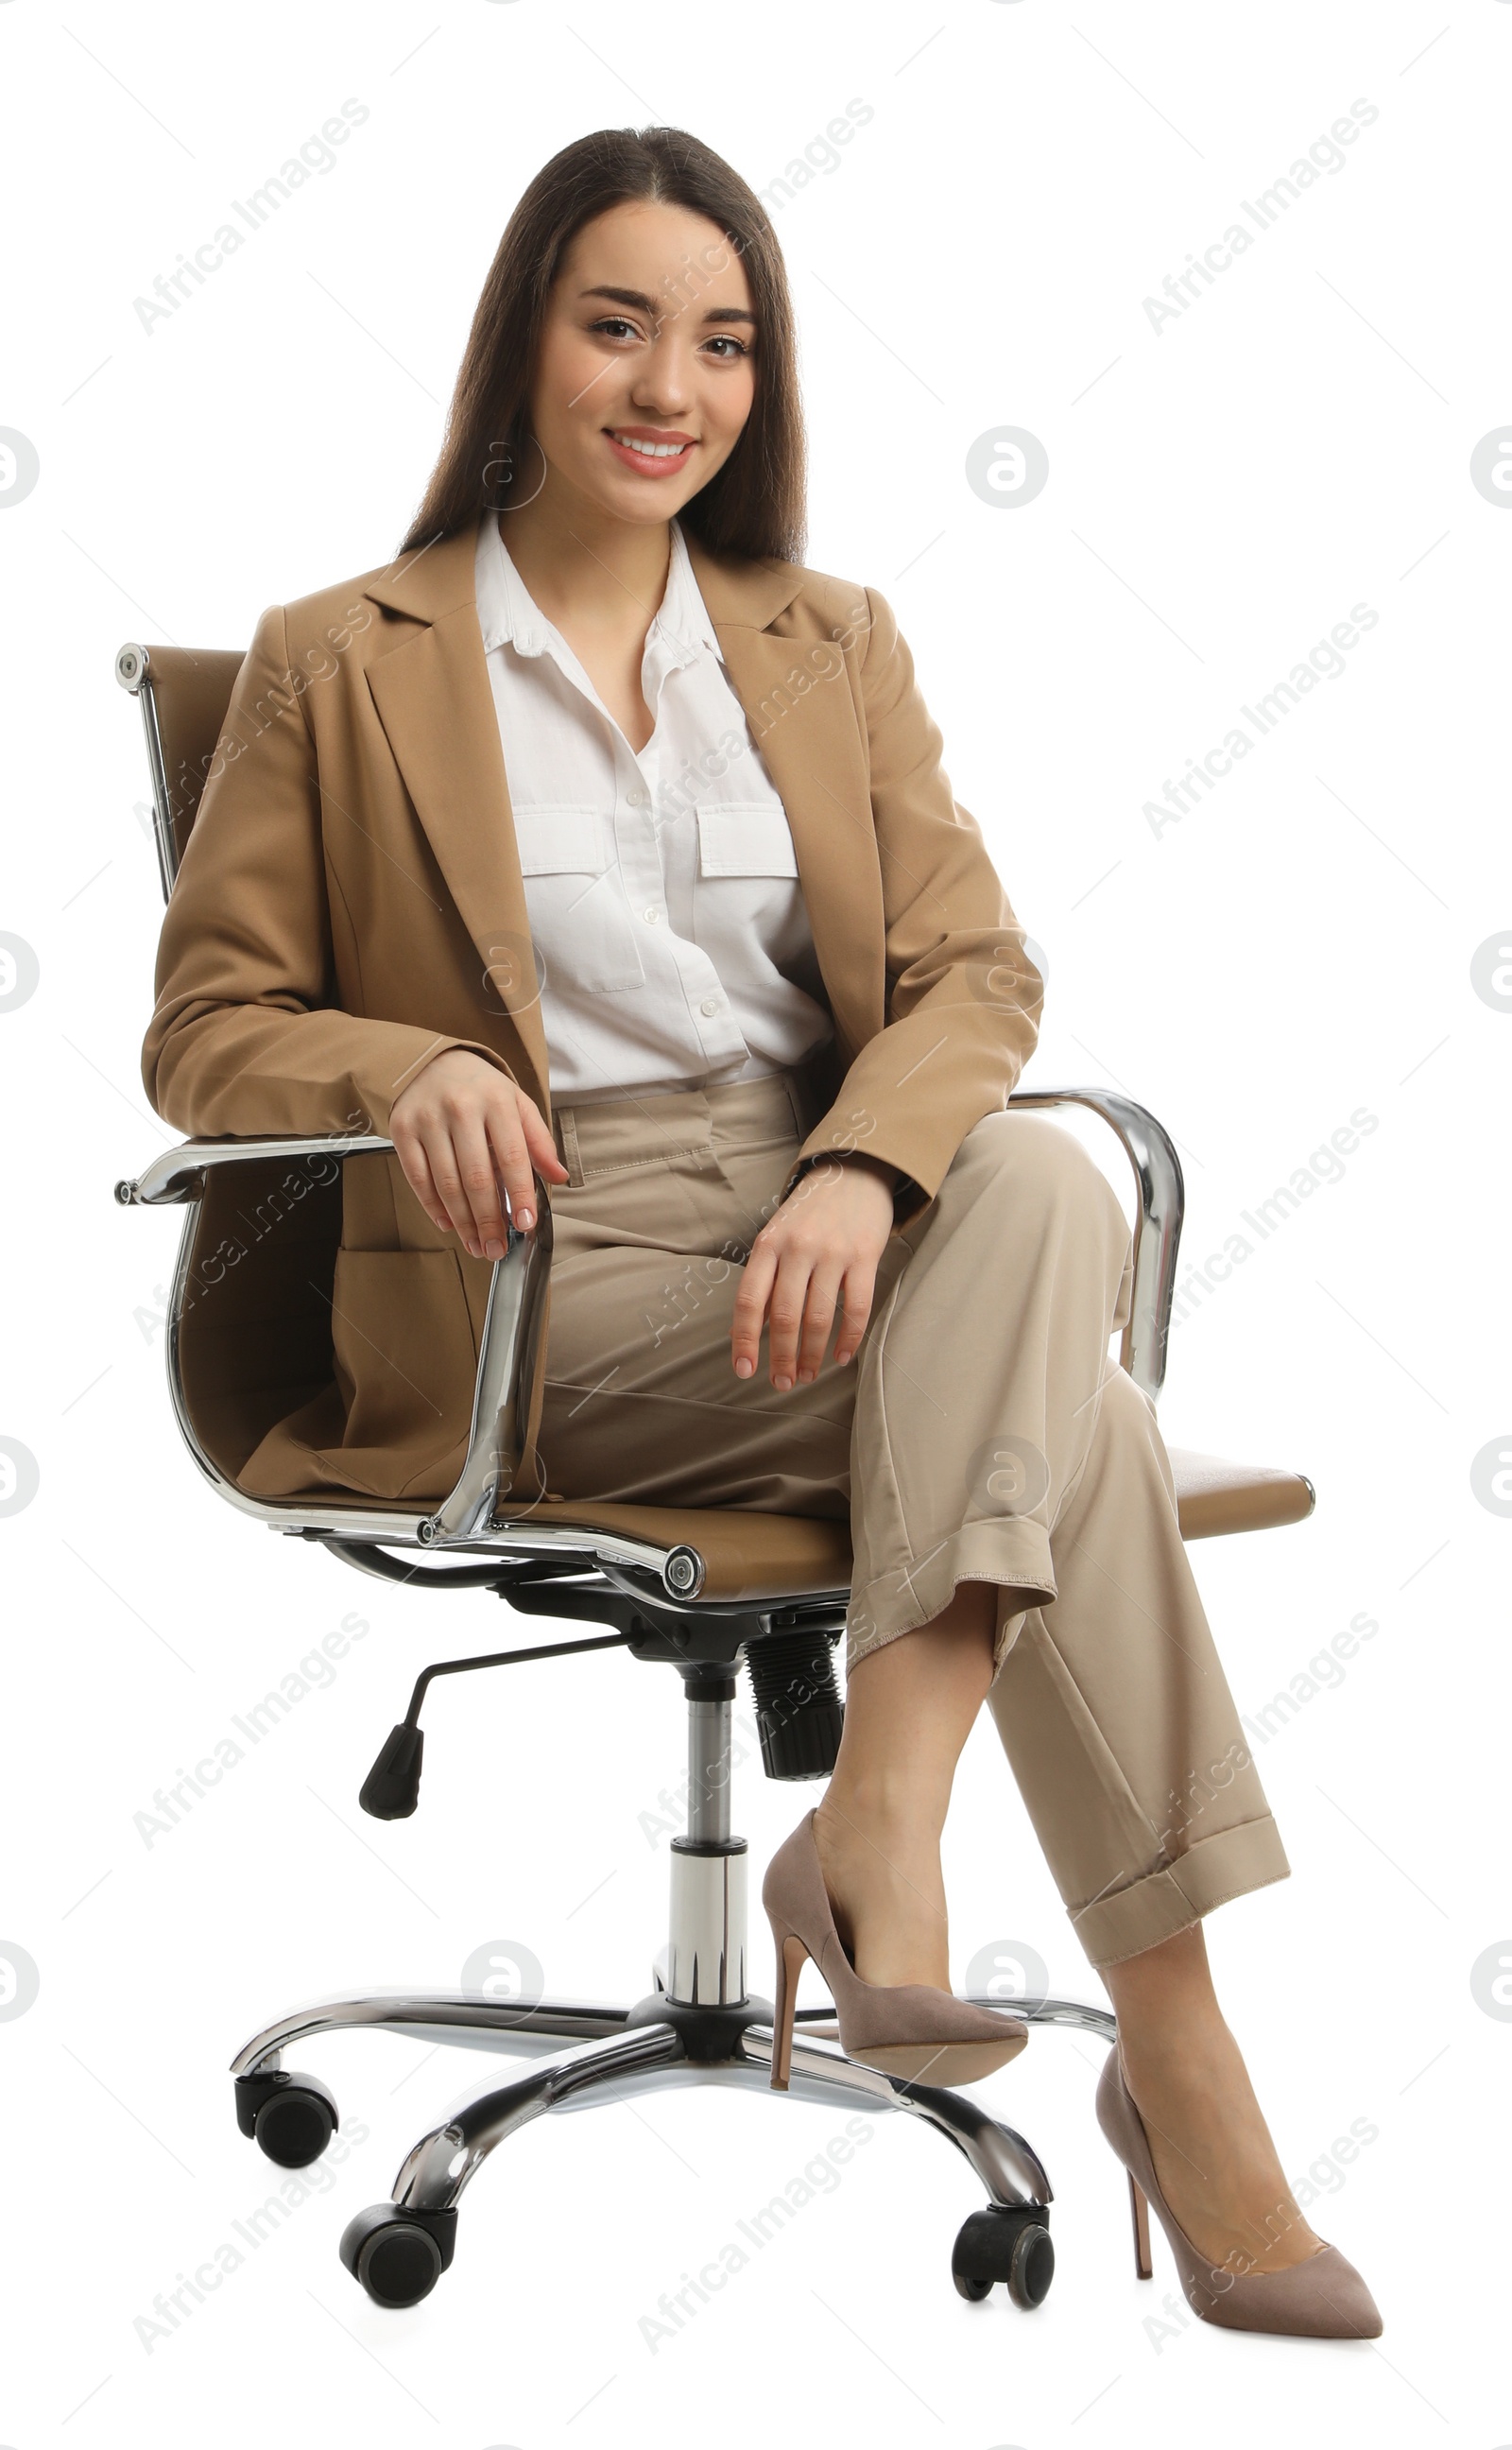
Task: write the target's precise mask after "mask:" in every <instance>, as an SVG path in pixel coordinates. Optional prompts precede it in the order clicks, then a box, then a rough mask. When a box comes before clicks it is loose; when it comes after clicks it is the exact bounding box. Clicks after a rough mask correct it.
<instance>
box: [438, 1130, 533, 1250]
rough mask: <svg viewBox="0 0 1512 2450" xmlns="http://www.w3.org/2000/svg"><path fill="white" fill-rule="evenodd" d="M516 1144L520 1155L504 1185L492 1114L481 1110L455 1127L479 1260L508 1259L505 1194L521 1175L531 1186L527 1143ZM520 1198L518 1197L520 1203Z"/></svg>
mask: <svg viewBox="0 0 1512 2450" xmlns="http://www.w3.org/2000/svg"><path fill="white" fill-rule="evenodd" d="M515 1140H516V1143H517V1152H518V1153H517V1155H516V1156H515V1157H514V1161H513V1163H512V1164H511V1166H510V1167H509V1169H508V1171H507V1172H504V1178H503V1181H502V1182H501V1180H500V1175H501V1171H503V1169H501V1167H500V1164H499V1162H498V1157H497V1153H496V1151H495V1149H494V1140H493V1133H492V1118H491V1116H490V1113H489V1110H488V1109H487V1108H486V1107H483V1106H479V1107H477V1108H475V1109H474V1110H473V1111H471V1112H468V1113H464V1114H463V1115H461V1116H459V1117H458V1118H457V1119H456V1121H455V1122H454V1124H453V1126H452V1144H453V1146H454V1148H455V1149H456V1158H457V1164H458V1167H459V1169H460V1172H461V1176H462V1189H463V1192H464V1194H465V1196H466V1198H467V1203H468V1206H469V1207H470V1209H471V1210H472V1213H473V1231H474V1249H473V1255H474V1257H475V1258H481V1259H501V1258H502V1257H503V1256H504V1253H505V1249H506V1247H507V1244H508V1226H507V1220H506V1218H505V1215H504V1191H505V1189H506V1188H507V1187H508V1186H509V1185H510V1184H511V1183H512V1182H514V1183H517V1182H518V1180H519V1178H520V1176H521V1175H523V1176H524V1180H525V1182H526V1183H527V1184H529V1182H530V1166H529V1161H528V1159H527V1158H526V1157H525V1155H524V1142H523V1139H522V1138H519V1136H518V1135H517V1134H516V1135H515ZM519 1196H520V1195H519V1194H518V1193H516V1200H518V1197H519ZM526 1196H529V1195H528V1194H527V1195H526ZM532 1204H533V1201H532Z"/></svg>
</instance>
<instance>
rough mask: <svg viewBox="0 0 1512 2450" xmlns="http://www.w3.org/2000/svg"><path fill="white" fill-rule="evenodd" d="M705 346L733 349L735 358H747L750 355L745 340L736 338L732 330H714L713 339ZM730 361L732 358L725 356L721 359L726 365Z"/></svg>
mask: <svg viewBox="0 0 1512 2450" xmlns="http://www.w3.org/2000/svg"><path fill="white" fill-rule="evenodd" d="M707 346H708V347H709V348H711V349H733V350H734V352H735V356H736V357H737V358H748V357H749V356H750V350H749V349H748V348H747V346H746V342H745V341H744V340H736V338H735V335H734V333H733V332H716V333H715V334H714V337H713V339H712V340H709V341H708V343H707ZM731 362H732V360H730V359H728V358H726V359H725V360H723V363H724V364H726V365H729V364H730V363H731Z"/></svg>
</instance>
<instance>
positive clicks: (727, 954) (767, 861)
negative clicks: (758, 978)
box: [693, 800, 807, 967]
mask: <svg viewBox="0 0 1512 2450" xmlns="http://www.w3.org/2000/svg"><path fill="white" fill-rule="evenodd" d="M806 924H807V921H806V916H805V905H804V895H803V886H802V885H801V884H800V883H799V877H798V854H797V852H796V851H795V849H794V847H793V837H792V834H791V833H790V831H789V830H788V825H787V811H786V810H785V807H783V805H782V802H781V801H780V800H779V801H777V802H776V803H775V804H774V803H773V802H771V801H770V800H760V801H758V800H751V801H728V800H721V801H716V802H710V803H709V804H708V805H707V806H705V807H700V809H699V811H698V866H697V869H696V871H695V873H694V877H693V934H694V936H695V938H696V939H697V941H698V943H700V944H701V945H702V946H703V947H704V948H705V950H706V951H707V952H708V955H709V958H710V959H711V960H712V961H713V962H714V963H715V966H716V967H718V966H720V965H721V964H722V963H724V962H743V963H745V964H746V965H747V966H748V965H749V964H750V962H752V960H753V959H754V958H756V957H758V956H760V955H765V956H766V960H767V961H769V962H781V961H783V960H785V959H786V958H787V957H788V956H789V955H791V954H792V953H793V952H794V950H795V949H796V948H797V947H798V946H799V945H800V944H801V943H802V942H803V940H804V930H805V928H806Z"/></svg>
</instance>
